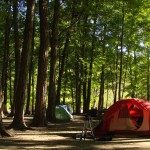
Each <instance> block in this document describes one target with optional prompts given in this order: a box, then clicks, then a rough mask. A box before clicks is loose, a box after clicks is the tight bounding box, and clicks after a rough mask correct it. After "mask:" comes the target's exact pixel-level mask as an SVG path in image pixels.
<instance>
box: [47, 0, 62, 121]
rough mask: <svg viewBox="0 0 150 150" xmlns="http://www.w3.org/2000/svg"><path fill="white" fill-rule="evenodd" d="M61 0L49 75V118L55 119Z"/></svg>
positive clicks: (56, 11)
mask: <svg viewBox="0 0 150 150" xmlns="http://www.w3.org/2000/svg"><path fill="white" fill-rule="evenodd" d="M59 9H60V0H55V5H54V16H53V24H52V36H51V53H50V77H49V93H48V108H47V114H46V115H47V119H48V120H49V121H54V120H55V104H56V58H57V45H58V23H59Z"/></svg>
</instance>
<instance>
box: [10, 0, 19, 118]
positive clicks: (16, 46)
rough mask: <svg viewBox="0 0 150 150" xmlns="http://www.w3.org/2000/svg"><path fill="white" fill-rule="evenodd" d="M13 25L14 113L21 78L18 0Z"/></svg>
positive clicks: (16, 0) (12, 108)
mask: <svg viewBox="0 0 150 150" xmlns="http://www.w3.org/2000/svg"><path fill="white" fill-rule="evenodd" d="M13 21H14V22H13V25H14V44H15V79H14V100H13V101H12V105H11V115H14V111H15V110H14V103H15V99H16V90H17V85H18V78H19V68H20V41H19V27H18V0H13Z"/></svg>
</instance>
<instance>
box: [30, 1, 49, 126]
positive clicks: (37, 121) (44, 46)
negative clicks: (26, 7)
mask: <svg viewBox="0 0 150 150" xmlns="http://www.w3.org/2000/svg"><path fill="white" fill-rule="evenodd" d="M39 13H40V49H39V62H38V77H37V89H36V104H35V114H34V119H33V125H34V126H37V127H39V126H46V125H47V122H46V93H47V82H46V81H47V66H48V50H49V19H48V18H49V14H48V0H40V1H39Z"/></svg>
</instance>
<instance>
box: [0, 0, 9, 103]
mask: <svg viewBox="0 0 150 150" xmlns="http://www.w3.org/2000/svg"><path fill="white" fill-rule="evenodd" d="M5 2H6V4H8V5H10V1H9V0H5ZM9 42H10V6H9V7H8V9H7V10H6V19H5V41H4V55H3V71H2V78H1V83H2V91H4V102H3V104H5V106H6V104H7V78H8V64H9Z"/></svg>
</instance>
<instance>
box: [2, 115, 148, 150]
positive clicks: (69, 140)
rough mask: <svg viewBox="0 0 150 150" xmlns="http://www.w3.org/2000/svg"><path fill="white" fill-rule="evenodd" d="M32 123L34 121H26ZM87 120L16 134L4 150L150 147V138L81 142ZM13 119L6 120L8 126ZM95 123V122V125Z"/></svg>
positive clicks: (4, 144) (6, 141)
mask: <svg viewBox="0 0 150 150" xmlns="http://www.w3.org/2000/svg"><path fill="white" fill-rule="evenodd" d="M25 119H26V121H28V122H29V121H31V120H32V117H25ZM83 120H84V119H83V116H74V120H73V121H71V122H68V123H49V126H48V128H33V130H26V131H14V130H11V131H10V132H12V134H13V137H6V138H2V137H1V138H0V149H42V150H44V149H61V150H62V149H70V150H72V149H82V150H84V149H92V150H96V149H100V150H111V149H112V150H120V149H125V150H131V149H132V150H134V149H136V150H138V149H139V150H140V149H142V150H144V149H147V150H148V149H149V147H150V138H149V137H137V136H136V137H135V136H131V135H130V136H129V135H128V136H123V135H122V136H121V135H115V136H114V138H113V140H112V141H94V140H93V139H85V141H78V140H76V139H75V136H76V134H78V133H81V131H82V129H83V123H84V122H83ZM11 121H12V119H11V118H5V119H4V120H3V122H4V124H5V125H8V124H9V123H10V122H11ZM94 123H95V122H94Z"/></svg>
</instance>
